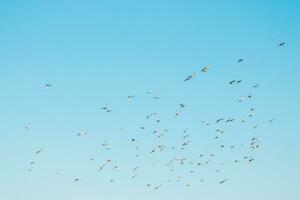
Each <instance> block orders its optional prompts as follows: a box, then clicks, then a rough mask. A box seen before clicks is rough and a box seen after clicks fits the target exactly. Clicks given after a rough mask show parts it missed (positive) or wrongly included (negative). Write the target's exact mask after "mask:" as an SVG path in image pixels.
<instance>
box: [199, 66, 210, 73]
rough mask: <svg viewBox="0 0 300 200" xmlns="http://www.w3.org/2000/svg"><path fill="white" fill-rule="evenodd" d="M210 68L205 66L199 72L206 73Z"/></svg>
mask: <svg viewBox="0 0 300 200" xmlns="http://www.w3.org/2000/svg"><path fill="white" fill-rule="evenodd" d="M209 68H210V67H209V66H205V67H203V68H202V69H201V71H202V72H208V69H209Z"/></svg>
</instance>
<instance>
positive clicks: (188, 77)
mask: <svg viewBox="0 0 300 200" xmlns="http://www.w3.org/2000/svg"><path fill="white" fill-rule="evenodd" d="M195 76H196V72H193V73H192V74H191V75H188V76H187V77H186V78H185V79H184V81H189V80H191V79H192V78H194V77H195Z"/></svg>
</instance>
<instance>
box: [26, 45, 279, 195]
mask: <svg viewBox="0 0 300 200" xmlns="http://www.w3.org/2000/svg"><path fill="white" fill-rule="evenodd" d="M284 45H285V42H282V43H280V44H278V46H279V47H282V46H284ZM243 61H244V59H243V58H240V59H238V61H237V62H238V63H241V62H243ZM209 71H210V66H204V67H203V68H202V69H201V71H200V72H202V73H208V72H209ZM196 74H197V73H196V72H193V73H192V74H191V75H188V76H186V77H185V78H184V82H187V81H191V80H192V79H193V78H194V77H195V76H196ZM241 83H242V80H238V79H236V80H230V81H228V85H238V84H241ZM52 86H53V85H52V84H50V83H47V84H45V88H46V89H49V88H51V87H52ZM258 87H259V84H254V85H252V86H251V88H252V89H256V88H258ZM146 94H147V95H151V94H152V91H151V90H148V91H146ZM134 98H135V96H134V95H129V96H127V100H128V101H134ZM153 98H154V99H156V100H159V99H160V97H159V96H153ZM251 98H253V96H252V94H249V95H247V96H244V97H240V98H239V99H237V102H238V103H242V102H244V101H245V100H246V99H251ZM185 107H186V105H185V104H184V103H179V104H178V110H177V111H176V112H175V116H174V117H175V118H179V117H180V115H181V113H182V112H183V110H184V109H185ZM100 109H101V110H102V111H103V112H106V113H110V112H113V110H112V108H111V107H110V106H108V105H105V106H102V107H101V108H100ZM255 110H256V109H255V108H254V107H251V108H250V109H249V112H248V114H247V117H246V118H243V119H237V118H233V117H228V118H226V117H222V118H216V119H215V120H214V121H205V120H203V121H201V122H200V124H201V125H203V126H209V127H214V129H215V131H214V134H215V136H214V138H213V140H220V138H221V137H222V136H224V134H225V133H229V132H230V131H229V130H228V126H229V124H232V123H241V124H244V123H247V122H248V120H249V119H251V118H253V117H255ZM144 120H146V121H151V123H152V122H153V123H155V124H156V125H157V124H160V122H161V121H160V119H159V112H151V113H147V114H145V119H144ZM266 122H267V123H272V122H274V119H269V120H267V121H266ZM257 127H258V125H257V124H254V125H253V126H252V128H253V129H256V128H257ZM24 128H25V129H27V130H29V129H30V126H29V125H26V126H25V127H24ZM138 129H139V131H145V130H146V127H145V126H138ZM121 130H122V131H123V130H124V128H121ZM151 132H152V136H153V137H155V138H156V143H155V144H153V145H152V148H151V149H144V154H148V156H151V155H154V154H155V155H158V157H159V155H160V154H161V153H163V152H168V153H169V154H170V155H172V156H171V157H170V158H169V159H168V160H165V161H163V162H162V164H161V163H160V164H159V163H156V162H153V163H152V164H151V165H152V166H150V168H151V167H156V168H158V170H159V171H161V173H162V174H164V173H165V170H167V171H168V172H170V173H171V175H170V178H168V179H167V180H165V182H164V183H162V182H160V183H149V182H146V183H145V187H147V188H152V189H153V190H158V189H160V188H161V187H162V186H163V185H164V184H166V183H169V182H185V181H186V179H184V177H183V176H182V175H178V174H177V173H176V171H177V170H179V171H180V170H184V171H186V172H187V173H188V174H189V175H191V176H192V175H195V174H196V172H197V171H199V170H200V169H201V167H205V166H209V165H210V164H211V163H212V162H213V161H214V160H216V159H215V158H216V157H217V153H216V152H213V153H210V154H201V153H199V154H198V156H197V158H190V157H189V156H186V153H183V152H184V151H185V150H186V149H187V148H189V147H190V146H191V143H192V139H191V138H192V137H191V134H190V132H189V130H187V129H185V130H183V131H182V133H183V135H182V138H181V140H180V141H179V142H178V143H177V144H176V145H166V144H162V143H161V142H160V139H161V138H163V137H164V136H165V135H167V134H168V133H169V129H168V128H162V129H160V128H155V129H154V130H152V131H151ZM75 135H76V136H77V137H81V136H87V135H88V131H87V130H86V129H82V130H81V131H79V132H78V133H76V134H75ZM128 140H129V141H130V143H131V144H133V145H134V148H135V155H134V157H136V158H140V157H141V156H142V155H141V154H142V153H141V146H142V147H145V146H146V145H143V144H142V143H139V141H140V140H138V139H137V138H129V139H128ZM261 142H262V141H261V139H260V138H259V137H251V138H249V139H248V143H247V144H246V145H244V144H229V145H228V144H224V143H222V142H221V144H220V145H219V146H217V148H216V149H217V150H216V151H219V150H222V149H223V150H224V149H226V148H227V149H229V150H230V149H235V148H238V147H245V148H247V150H246V151H247V153H245V154H244V155H241V156H239V157H237V158H235V159H233V160H232V161H231V162H232V163H239V162H246V163H252V162H254V161H255V156H254V152H255V151H256V150H257V149H258V148H259V147H260V145H261ZM100 148H101V149H102V150H103V151H110V150H111V149H112V145H111V144H110V143H108V142H107V141H103V142H102V144H100ZM43 151H44V149H38V150H36V152H35V154H42V153H43ZM175 151H176V153H175ZM172 152H174V153H172ZM181 155H182V156H181ZM122 156H125V155H122ZM221 159H222V158H221ZM90 160H92V161H93V160H94V158H90ZM34 165H35V161H30V162H29V167H28V168H27V171H28V172H31V171H32V170H33V166H34ZM223 165H225V161H221V162H219V163H217V165H214V167H217V169H216V170H215V173H216V174H220V173H221V167H222V166H223ZM142 168H143V167H142V166H135V167H133V168H132V169H130V170H129V172H128V173H129V174H130V178H131V179H136V178H137V177H138V175H139V174H140V171H141V170H142ZM105 169H110V170H113V171H114V172H119V171H120V166H119V165H118V162H116V160H113V159H111V158H109V159H106V160H105V161H104V162H103V163H100V164H99V165H98V169H97V171H98V172H99V173H102V172H103V171H104V170H105ZM181 172H182V171H180V173H181ZM150 173H151V172H150ZM56 174H57V175H59V173H58V172H57V173H56ZM82 180H83V179H82V178H80V177H76V178H74V179H73V182H74V183H75V182H80V181H82ZM197 180H199V182H204V181H205V178H204V177H201V178H197ZM115 181H116V179H115V178H111V179H110V180H109V182H111V183H112V182H115ZM227 181H229V178H228V177H223V178H220V179H219V180H217V182H218V184H225V183H226V182H227ZM184 185H185V186H186V187H190V186H191V184H190V183H188V182H186V183H184Z"/></svg>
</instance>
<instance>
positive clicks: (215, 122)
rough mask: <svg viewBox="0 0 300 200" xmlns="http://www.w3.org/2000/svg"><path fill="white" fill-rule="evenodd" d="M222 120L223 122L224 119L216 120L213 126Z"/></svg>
mask: <svg viewBox="0 0 300 200" xmlns="http://www.w3.org/2000/svg"><path fill="white" fill-rule="evenodd" d="M223 120H224V118H220V119H217V121H216V122H215V124H217V123H219V122H221V121H223Z"/></svg>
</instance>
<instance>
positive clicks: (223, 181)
mask: <svg viewBox="0 0 300 200" xmlns="http://www.w3.org/2000/svg"><path fill="white" fill-rule="evenodd" d="M226 181H228V179H224V180H222V181H220V184H223V183H225V182H226Z"/></svg>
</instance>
